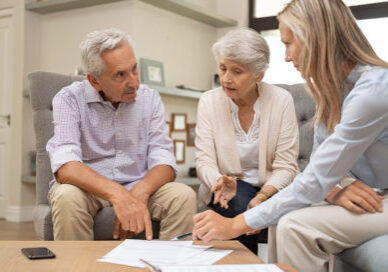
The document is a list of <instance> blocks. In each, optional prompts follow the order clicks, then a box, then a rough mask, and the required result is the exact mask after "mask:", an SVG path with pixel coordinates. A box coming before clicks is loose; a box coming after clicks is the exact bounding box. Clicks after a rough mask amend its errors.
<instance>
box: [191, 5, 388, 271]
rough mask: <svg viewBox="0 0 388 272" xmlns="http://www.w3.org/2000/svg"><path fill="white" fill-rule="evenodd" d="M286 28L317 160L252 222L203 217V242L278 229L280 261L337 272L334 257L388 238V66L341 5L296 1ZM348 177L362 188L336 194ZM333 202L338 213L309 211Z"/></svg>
mask: <svg viewBox="0 0 388 272" xmlns="http://www.w3.org/2000/svg"><path fill="white" fill-rule="evenodd" d="M278 20H279V22H280V24H279V29H280V32H281V39H282V42H283V43H284V44H285V46H286V61H291V62H293V64H294V66H295V67H296V69H298V70H299V71H300V72H301V74H302V76H303V77H304V78H305V79H306V81H307V84H308V86H309V88H310V89H311V92H312V94H313V97H314V99H315V102H316V104H317V111H316V115H315V120H316V125H315V150H314V154H313V155H312V156H311V158H310V163H309V165H308V166H307V167H306V169H305V170H304V172H303V173H301V174H300V175H298V176H297V177H296V178H295V179H294V181H293V183H291V185H290V186H288V187H287V188H285V189H284V190H282V191H280V192H279V193H277V194H276V195H275V196H273V197H272V198H271V199H269V200H268V201H266V202H264V203H262V204H261V205H259V206H257V207H255V208H253V209H250V210H248V211H246V212H245V213H244V214H240V215H238V216H236V217H234V218H232V219H230V218H223V217H221V216H219V215H217V214H214V213H212V212H209V211H208V212H205V213H201V214H198V215H196V216H195V217H194V220H195V226H194V236H195V237H199V238H201V239H203V240H205V241H208V240H211V239H230V238H232V237H236V236H238V235H241V234H242V233H246V232H249V231H252V230H260V229H263V228H265V227H267V226H269V225H273V224H278V227H277V235H276V238H277V241H276V245H277V259H276V258H275V259H274V260H275V261H278V262H281V263H286V264H289V265H292V266H293V267H295V268H296V269H297V270H299V271H327V269H328V260H329V254H337V253H339V252H341V251H343V250H344V249H347V248H351V247H355V246H357V245H360V244H362V243H363V242H365V241H367V240H369V239H372V238H374V237H377V236H380V235H384V234H388V228H387V226H388V214H387V213H388V212H387V209H388V199H387V198H384V197H382V196H379V195H378V194H377V193H376V192H375V190H374V189H373V188H378V189H380V191H384V189H387V188H388V178H387V177H388V164H387V162H388V64H387V63H386V62H384V61H382V60H381V59H380V58H378V57H377V55H376V53H375V52H374V51H373V49H372V47H371V46H370V44H369V43H368V41H367V39H366V38H365V36H364V35H363V33H362V32H361V30H360V29H359V27H358V26H357V24H356V21H355V19H354V17H353V15H352V13H351V11H350V9H349V8H348V7H346V6H345V5H344V3H343V2H342V1H341V0H320V1H311V0H293V1H291V3H289V4H288V5H287V6H286V7H285V8H284V10H283V11H282V12H280V13H279V15H278ZM346 175H349V176H352V177H353V178H356V179H357V181H355V182H353V183H352V184H351V185H349V186H347V187H345V188H339V187H335V186H336V185H337V184H338V182H339V181H340V180H341V179H342V178H343V177H344V176H346ZM325 197H327V200H328V202H329V203H331V205H330V204H329V203H323V204H321V205H314V206H311V207H308V206H310V205H311V204H314V203H317V202H320V201H322V200H324V199H325ZM285 214H287V215H285ZM283 215H285V216H283ZM282 216H283V217H282ZM279 219H280V221H279ZM225 225H228V226H230V227H229V228H225V227H223V226H225ZM195 237H194V238H195Z"/></svg>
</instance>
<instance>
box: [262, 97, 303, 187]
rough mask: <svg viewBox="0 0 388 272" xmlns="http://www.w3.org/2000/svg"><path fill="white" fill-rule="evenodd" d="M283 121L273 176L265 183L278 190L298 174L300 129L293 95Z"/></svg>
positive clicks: (273, 163)
mask: <svg viewBox="0 0 388 272" xmlns="http://www.w3.org/2000/svg"><path fill="white" fill-rule="evenodd" d="M281 120H282V123H281V128H280V134H279V137H278V141H277V145H276V150H275V157H274V160H273V162H272V175H271V177H270V178H269V179H268V181H267V182H266V183H265V185H272V186H274V187H275V188H276V189H278V190H281V189H283V188H284V187H286V186H287V185H289V184H290V183H291V182H292V181H293V179H294V177H295V176H296V174H297V173H298V164H297V158H298V152H299V129H298V122H297V119H296V113H295V107H294V103H293V100H292V97H291V95H290V96H289V99H288V101H287V103H286V105H285V107H284V110H283V113H282V119H281Z"/></svg>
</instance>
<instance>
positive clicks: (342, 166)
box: [244, 65, 388, 229]
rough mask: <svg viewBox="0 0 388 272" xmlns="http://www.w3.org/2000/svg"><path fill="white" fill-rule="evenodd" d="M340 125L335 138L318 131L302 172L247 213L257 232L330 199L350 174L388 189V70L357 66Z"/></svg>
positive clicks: (349, 81)
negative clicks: (336, 186) (329, 195)
mask: <svg viewBox="0 0 388 272" xmlns="http://www.w3.org/2000/svg"><path fill="white" fill-rule="evenodd" d="M344 85H345V86H344V95H345V99H344V102H343V105H342V115H341V120H340V123H339V124H338V125H337V126H336V127H335V130H334V132H333V133H332V134H330V135H327V134H326V130H325V127H324V126H322V125H319V126H318V125H316V126H315V135H314V149H313V154H312V155H311V157H310V163H309V164H308V165H307V167H306V169H305V170H304V171H303V173H301V174H299V175H298V176H296V177H295V179H294V181H293V182H292V183H291V184H290V185H289V186H288V187H286V188H285V189H283V190H282V191H280V192H278V193H277V194H275V195H274V196H273V197H272V198H270V199H269V200H267V201H265V202H263V203H262V204H260V205H259V206H257V207H255V208H253V209H250V210H248V211H246V212H245V213H244V217H245V220H246V222H247V224H248V225H249V226H250V227H251V228H253V229H262V228H265V227H267V226H269V225H274V224H276V223H277V222H278V220H279V219H280V217H281V216H283V215H284V214H286V213H288V212H290V211H293V210H296V209H299V208H303V207H306V206H308V205H310V204H313V203H317V202H320V201H322V200H324V199H325V197H326V194H327V193H328V192H329V191H330V190H331V189H332V188H333V187H334V186H335V185H336V184H338V182H339V181H340V180H341V179H342V177H344V176H345V175H347V174H349V175H351V176H353V177H354V178H357V179H359V180H362V181H363V182H365V183H366V184H368V185H369V186H372V187H375V188H381V189H386V188H388V69H385V68H381V67H370V66H360V65H358V66H356V67H355V68H354V69H353V70H352V72H351V73H350V74H349V76H348V77H347V79H346V82H345V84H344Z"/></svg>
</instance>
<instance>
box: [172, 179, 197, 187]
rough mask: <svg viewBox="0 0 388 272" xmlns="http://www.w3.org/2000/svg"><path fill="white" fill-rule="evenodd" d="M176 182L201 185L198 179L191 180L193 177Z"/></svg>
mask: <svg viewBox="0 0 388 272" xmlns="http://www.w3.org/2000/svg"><path fill="white" fill-rule="evenodd" d="M175 181H176V182H180V183H184V184H186V185H189V186H190V185H200V184H201V182H200V181H199V179H198V178H191V177H186V178H176V179H175Z"/></svg>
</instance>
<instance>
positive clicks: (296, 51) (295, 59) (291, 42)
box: [279, 22, 302, 71]
mask: <svg viewBox="0 0 388 272" xmlns="http://www.w3.org/2000/svg"><path fill="white" fill-rule="evenodd" d="M279 30H280V37H281V39H282V43H284V45H285V46H286V62H290V61H292V63H293V64H294V67H295V68H296V69H297V70H298V71H301V67H300V63H299V55H300V52H301V49H302V43H301V41H300V40H299V39H297V38H296V36H295V35H294V33H293V32H292V31H291V29H289V28H288V27H286V26H285V25H284V24H283V23H282V22H280V23H279Z"/></svg>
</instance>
